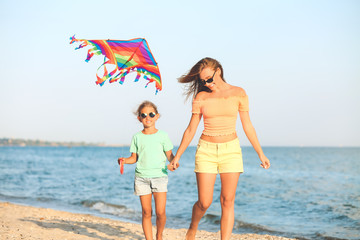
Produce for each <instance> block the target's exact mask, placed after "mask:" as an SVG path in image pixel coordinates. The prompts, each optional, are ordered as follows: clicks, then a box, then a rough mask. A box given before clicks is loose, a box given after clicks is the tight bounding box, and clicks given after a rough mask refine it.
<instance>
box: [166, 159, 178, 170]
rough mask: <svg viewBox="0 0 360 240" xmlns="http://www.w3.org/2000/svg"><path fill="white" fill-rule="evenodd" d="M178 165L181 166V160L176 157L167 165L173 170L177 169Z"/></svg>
mask: <svg viewBox="0 0 360 240" xmlns="http://www.w3.org/2000/svg"><path fill="white" fill-rule="evenodd" d="M178 167H180V164H179V160H178V159H175V158H174V159H173V160H172V161H171V162H170V163H169V164H168V165H167V168H168V169H169V170H170V171H172V172H173V171H175V170H176V169H177V168H178Z"/></svg>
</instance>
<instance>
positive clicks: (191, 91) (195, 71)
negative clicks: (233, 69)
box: [178, 57, 226, 99]
mask: <svg viewBox="0 0 360 240" xmlns="http://www.w3.org/2000/svg"><path fill="white" fill-rule="evenodd" d="M206 67H210V68H212V69H214V70H217V69H218V68H220V70H221V74H220V76H221V78H222V80H223V81H224V82H226V81H225V79H224V70H223V68H222V66H221V64H220V63H219V62H218V61H217V60H215V59H213V58H209V57H206V58H203V59H201V60H200V61H199V62H197V63H196V64H195V65H194V66H193V67H192V68H191V69H190V71H189V72H188V73H187V74H185V75H182V76H181V77H179V78H178V81H179V82H180V83H186V84H187V85H186V87H185V92H184V95H186V99H188V98H189V97H190V96H192V97H193V98H195V96H196V94H198V93H199V92H202V91H206V92H211V90H210V89H209V88H207V87H205V86H204V84H203V83H202V82H201V81H200V72H201V71H202V70H203V69H204V68H206Z"/></svg>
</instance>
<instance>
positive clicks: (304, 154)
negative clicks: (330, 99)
mask: <svg viewBox="0 0 360 240" xmlns="http://www.w3.org/2000/svg"><path fill="white" fill-rule="evenodd" d="M263 150H264V152H265V154H266V156H267V157H268V158H269V159H270V161H271V168H270V169H268V170H264V169H262V168H261V167H260V166H259V164H260V161H259V159H258V157H257V155H256V152H255V151H254V150H253V148H251V147H242V151H243V158H244V170H245V171H244V173H243V174H241V176H240V179H239V182H238V187H237V192H236V200H235V225H234V230H233V232H234V233H257V234H270V235H277V236H284V237H292V238H297V239H319V240H323V239H360V148H359V147H264V148H263ZM195 151H196V147H189V148H187V150H186V151H185V153H184V154H183V156H182V158H181V161H180V164H181V165H180V168H179V169H178V170H176V171H174V172H169V185H168V194H167V207H166V214H167V223H166V227H168V228H187V227H188V226H189V223H190V220H191V211H192V206H193V204H194V203H195V202H196V200H197V187H196V179H195V173H194V156H195ZM174 152H176V148H175V149H174ZM121 156H125V157H127V156H130V153H129V147H0V201H3V202H5V201H6V202H12V203H17V204H23V205H29V206H36V207H46V208H53V209H57V210H65V211H69V212H75V213H86V214H92V215H96V216H101V217H106V218H110V219H116V220H122V221H127V222H133V223H141V205H140V201H139V197H137V196H135V195H134V193H133V185H134V183H133V182H134V171H135V164H134V165H125V171H124V174H123V175H121V174H120V171H119V166H118V163H117V158H118V157H121ZM220 184H221V182H220V178H219V176H218V177H217V180H216V183H215V189H214V197H213V203H212V205H211V207H210V208H209V209H208V211H207V212H206V214H205V216H204V217H203V219H202V220H201V222H200V226H199V229H202V230H207V231H211V232H218V231H219V229H220V217H221V208H220V189H221V188H220V187H221V185H220ZM153 223H154V224H155V217H153Z"/></svg>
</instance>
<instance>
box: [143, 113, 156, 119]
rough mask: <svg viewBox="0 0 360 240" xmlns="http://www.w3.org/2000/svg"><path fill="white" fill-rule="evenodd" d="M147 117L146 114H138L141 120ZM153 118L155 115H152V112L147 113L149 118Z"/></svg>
mask: <svg viewBox="0 0 360 240" xmlns="http://www.w3.org/2000/svg"><path fill="white" fill-rule="evenodd" d="M147 116H148V114H147V113H142V114H140V117H141V118H146V117H147ZM155 116H156V113H154V112H151V113H149V117H151V118H154V117H155Z"/></svg>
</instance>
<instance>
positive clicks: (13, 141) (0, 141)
mask: <svg viewBox="0 0 360 240" xmlns="http://www.w3.org/2000/svg"><path fill="white" fill-rule="evenodd" d="M129 146H130V145H128V144H106V143H88V142H84V141H81V142H73V141H70V142H66V141H63V142H61V141H45V140H38V139H36V140H34V139H22V138H0V147H129ZM195 146H196V145H189V147H195ZM174 147H178V146H177V145H174ZM241 147H252V146H249V145H243V146H241ZM279 147H281V148H359V147H360V146H356V145H350V146H344V145H340V146H306V145H299V146H271V145H269V146H266V145H264V146H263V148H279Z"/></svg>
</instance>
